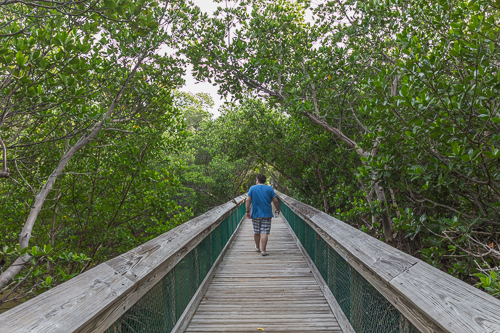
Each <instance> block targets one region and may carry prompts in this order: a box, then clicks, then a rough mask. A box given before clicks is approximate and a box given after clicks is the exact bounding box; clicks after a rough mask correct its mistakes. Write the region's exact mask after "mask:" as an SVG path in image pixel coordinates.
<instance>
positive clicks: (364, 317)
mask: <svg viewBox="0 0 500 333" xmlns="http://www.w3.org/2000/svg"><path fill="white" fill-rule="evenodd" d="M279 201H280V208H281V211H282V213H283V216H284V218H285V219H286V220H287V222H288V223H289V224H290V227H291V228H292V230H293V231H294V232H295V234H296V235H297V238H298V239H299V241H300V242H301V244H302V246H303V247H304V249H305V250H306V252H307V254H308V255H309V257H311V260H312V261H313V262H314V264H315V265H316V267H317V268H318V271H319V272H320V274H321V276H322V277H323V279H324V280H325V281H326V283H327V284H328V287H329V288H330V290H331V292H332V294H333V295H334V296H335V299H336V300H337V302H338V303H339V305H340V307H341V308H342V311H344V314H345V315H346V317H347V319H348V320H349V322H350V323H351V325H352V327H353V328H354V330H355V331H356V332H357V333H419V330H418V329H417V328H416V327H415V326H413V324H412V323H411V322H410V321H409V320H408V319H406V318H405V317H404V316H403V315H402V314H401V312H399V311H398V310H397V309H396V308H395V307H394V306H393V305H392V304H391V303H389V301H388V300H387V299H385V298H384V297H383V296H382V294H380V293H379V292H378V291H377V290H376V289H375V288H374V287H373V286H372V285H371V284H370V283H369V282H368V281H367V280H366V279H365V278H364V277H363V276H362V275H361V274H359V273H358V272H357V271H356V270H355V269H354V268H352V267H351V265H349V263H348V262H347V261H346V260H345V259H344V258H342V257H341V256H340V255H339V254H338V253H337V251H335V250H334V249H333V248H332V247H331V246H330V245H329V244H328V243H327V242H326V241H325V240H324V239H323V238H322V237H321V236H319V235H318V233H316V231H315V230H314V229H313V228H312V227H311V226H310V225H309V224H307V223H306V222H304V220H302V218H300V216H298V215H297V214H295V213H294V212H293V211H292V210H291V209H290V208H289V207H288V206H286V205H285V204H284V203H283V202H282V201H281V200H279Z"/></svg>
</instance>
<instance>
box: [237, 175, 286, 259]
mask: <svg viewBox="0 0 500 333" xmlns="http://www.w3.org/2000/svg"><path fill="white" fill-rule="evenodd" d="M255 183H256V185H254V186H252V187H250V190H249V191H248V196H247V199H246V202H245V205H246V209H247V210H246V216H247V219H250V218H251V219H252V224H253V233H254V235H253V238H254V240H255V251H257V252H260V253H261V255H263V256H267V255H268V253H267V251H266V246H267V240H268V237H269V232H270V231H271V218H272V217H273V209H272V207H271V202H273V203H274V206H275V207H276V210H277V211H278V214H279V213H280V205H279V203H278V199H277V198H276V193H274V190H273V188H272V187H271V186H267V185H266V176H264V175H257V179H256V180H255ZM250 203H251V204H252V213H251V214H250ZM261 243H262V246H260V244H261Z"/></svg>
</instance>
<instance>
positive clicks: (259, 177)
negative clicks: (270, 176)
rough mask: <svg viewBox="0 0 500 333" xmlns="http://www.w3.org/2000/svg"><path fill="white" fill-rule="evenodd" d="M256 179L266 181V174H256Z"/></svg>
mask: <svg viewBox="0 0 500 333" xmlns="http://www.w3.org/2000/svg"><path fill="white" fill-rule="evenodd" d="M257 180H258V181H259V183H261V184H265V183H266V176H264V175H257Z"/></svg>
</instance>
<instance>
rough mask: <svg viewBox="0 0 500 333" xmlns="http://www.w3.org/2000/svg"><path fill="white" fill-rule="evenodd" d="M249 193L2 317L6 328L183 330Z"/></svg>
mask: <svg viewBox="0 0 500 333" xmlns="http://www.w3.org/2000/svg"><path fill="white" fill-rule="evenodd" d="M244 198H245V196H240V197H238V198H236V199H234V200H233V201H230V202H228V203H226V204H224V205H222V206H219V207H216V208H214V209H212V210H210V211H209V212H207V213H205V214H203V215H201V216H199V217H197V218H195V219H193V220H191V221H189V222H186V223H184V224H182V225H180V226H178V227H176V228H174V229H172V230H170V231H169V232H166V233H164V234H162V235H160V236H158V237H156V238H155V239H152V240H151V241H149V242H146V243H144V244H143V245H141V246H139V247H137V248H135V249H133V250H130V251H129V252H127V253H125V254H122V255H120V256H118V257H116V258H114V259H111V260H109V261H107V262H105V263H102V264H100V265H98V266H96V267H94V268H92V269H90V270H88V271H86V272H85V273H83V274H80V275H79V276H77V277H75V278H73V279H71V280H69V281H67V282H65V283H63V284H61V285H59V286H57V287H55V288H53V289H51V290H49V291H47V292H45V293H43V294H42V295H39V296H37V297H35V298H33V299H31V300H29V301H28V302H26V303H24V304H21V305H19V306H17V307H15V308H13V309H11V310H9V311H7V312H5V313H3V314H1V315H0V332H2V333H11V332H12V333H24V332H37V333H41V332H47V333H49V332H50V333H56V332H61V333H69V332H106V333H132V332H134V333H136V332H172V331H182V327H183V326H184V325H185V324H186V321H188V320H189V316H190V314H189V313H188V312H189V311H190V309H191V308H193V307H192V306H191V304H192V303H193V302H195V300H194V299H195V298H196V297H201V296H199V295H202V294H203V291H202V290H201V289H199V287H200V286H203V285H204V284H205V283H204V282H205V281H207V280H209V279H210V275H211V274H213V272H214V271H215V270H214V268H213V267H214V264H216V263H217V262H218V261H219V260H220V258H221V257H222V256H223V254H224V252H225V250H226V249H227V245H228V241H229V240H230V238H231V236H232V235H233V233H234V231H235V230H236V229H237V227H238V225H239V223H240V221H241V219H242V217H243V215H244V213H245V205H244V204H243V202H244Z"/></svg>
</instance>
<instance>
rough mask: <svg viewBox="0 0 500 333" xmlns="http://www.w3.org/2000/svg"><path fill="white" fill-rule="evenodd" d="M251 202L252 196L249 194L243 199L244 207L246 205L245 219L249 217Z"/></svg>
mask: <svg viewBox="0 0 500 333" xmlns="http://www.w3.org/2000/svg"><path fill="white" fill-rule="evenodd" d="M251 202H252V197H251V196H247V198H246V200H245V207H246V216H247V219H250V218H251V217H250V203H251Z"/></svg>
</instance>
